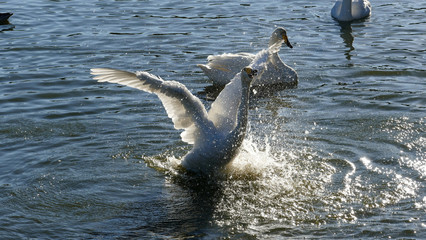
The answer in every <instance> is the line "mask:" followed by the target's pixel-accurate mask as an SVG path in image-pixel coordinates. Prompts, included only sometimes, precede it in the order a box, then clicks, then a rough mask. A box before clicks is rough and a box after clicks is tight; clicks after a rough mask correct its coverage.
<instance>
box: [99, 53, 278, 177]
mask: <svg viewBox="0 0 426 240" xmlns="http://www.w3.org/2000/svg"><path fill="white" fill-rule="evenodd" d="M268 51H269V50H268ZM268 51H267V50H265V51H263V52H260V53H259V54H258V55H257V56H256V58H255V59H254V61H253V62H252V63H251V64H250V65H249V66H247V67H244V68H242V70H240V73H238V74H237V75H236V76H235V77H234V79H233V81H232V83H230V84H228V85H227V86H226V87H225V88H224V91H225V90H226V91H225V93H224V94H220V95H219V96H218V98H217V99H216V101H215V102H213V103H212V106H211V108H210V111H209V112H207V111H206V108H205V107H204V105H203V104H202V103H201V101H200V99H198V98H197V97H195V96H194V95H193V94H192V93H191V92H190V91H189V90H188V89H187V88H186V87H185V86H184V85H183V84H181V83H179V82H176V81H165V80H163V79H161V78H160V77H158V76H155V75H152V74H150V73H148V72H143V71H138V72H136V73H132V72H127V71H122V70H116V69H109V68H93V69H91V74H92V75H95V76H94V77H93V79H95V80H97V81H98V82H110V83H118V84H121V85H125V86H128V87H132V88H137V89H140V90H143V91H146V92H149V93H154V94H156V95H157V96H158V97H159V98H160V100H161V102H162V103H163V106H164V108H165V109H166V112H167V114H168V116H169V117H170V118H171V119H172V121H173V123H174V127H175V128H176V129H183V130H184V131H183V132H182V133H181V137H182V140H183V141H184V142H187V143H189V144H192V145H193V148H192V149H191V151H190V152H189V153H187V154H186V155H185V156H184V157H183V160H182V166H183V167H184V168H185V169H187V170H188V171H190V172H195V173H204V174H211V173H213V172H215V171H217V170H221V169H223V168H224V167H225V166H226V165H227V164H228V163H230V162H231V161H232V160H233V159H234V158H235V156H236V155H237V154H238V150H239V148H240V146H241V143H242V141H243V139H244V136H245V132H246V126H247V114H248V102H249V93H250V84H251V82H252V80H253V79H254V78H257V77H260V76H261V75H262V73H263V71H264V70H265V69H266V66H265V62H267V61H268V58H269V56H270V53H269V52H268ZM228 86H229V87H228ZM223 104H228V105H223Z"/></svg>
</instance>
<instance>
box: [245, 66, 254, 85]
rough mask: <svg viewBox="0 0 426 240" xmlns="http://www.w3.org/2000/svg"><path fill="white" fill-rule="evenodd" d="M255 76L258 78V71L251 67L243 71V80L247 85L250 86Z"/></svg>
mask: <svg viewBox="0 0 426 240" xmlns="http://www.w3.org/2000/svg"><path fill="white" fill-rule="evenodd" d="M255 76H257V70H256V69H252V68H250V67H245V68H243V69H242V70H241V80H242V81H243V82H244V83H245V84H248V85H250V84H251V82H252V81H253V78H254V77H255Z"/></svg>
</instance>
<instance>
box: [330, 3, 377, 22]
mask: <svg viewBox="0 0 426 240" xmlns="http://www.w3.org/2000/svg"><path fill="white" fill-rule="evenodd" d="M370 14H371V4H370V2H369V1H368V0H337V1H336V3H335V4H334V6H333V8H332V9H331V16H332V17H333V18H335V19H337V20H338V21H353V20H357V19H362V18H366V17H368V16H370Z"/></svg>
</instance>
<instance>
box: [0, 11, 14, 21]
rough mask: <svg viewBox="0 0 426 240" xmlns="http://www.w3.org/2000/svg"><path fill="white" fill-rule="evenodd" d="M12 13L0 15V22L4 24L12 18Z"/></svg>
mask: <svg viewBox="0 0 426 240" xmlns="http://www.w3.org/2000/svg"><path fill="white" fill-rule="evenodd" d="M12 15H13V13H0V22H5V21H7V19H9V18H10V16H12Z"/></svg>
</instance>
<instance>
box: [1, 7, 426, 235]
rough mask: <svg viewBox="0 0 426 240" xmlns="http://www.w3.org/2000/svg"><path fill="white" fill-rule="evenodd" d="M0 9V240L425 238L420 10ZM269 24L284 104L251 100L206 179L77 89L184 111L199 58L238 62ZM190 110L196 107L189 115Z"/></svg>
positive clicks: (148, 128) (174, 138) (117, 101)
mask: <svg viewBox="0 0 426 240" xmlns="http://www.w3.org/2000/svg"><path fill="white" fill-rule="evenodd" d="M332 5H333V1H317V2H312V1H305V0H295V1H245V2H228V1H207V2H206V1H178V2H174V1H170V2H160V1H112V0H105V1H101V0H98V1H59V0H58V1H47V0H45V1H41V0H40V1H36V0H29V1H25V3H17V2H16V1H1V2H0V12H6V11H10V12H13V13H14V15H13V16H12V17H11V18H10V20H9V23H4V24H2V25H0V106H1V108H0V119H1V125H0V204H1V207H0V238H1V239H20V238H21V239H28V238H41V239H46V238H51V239H72V238H83V239H91V238H95V239H127V238H135V239H137V238H159V239H161V238H183V239H184V238H193V237H198V238H205V239H216V238H231V239H276V238H281V239H288V238H290V239H291V238H294V239H300V238H308V239H315V238H324V239H333V238H334V239H341V238H356V239H368V238H392V239H393V238H400V239H425V238H426V213H425V211H426V194H425V190H426V186H425V183H426V153H425V152H426V151H425V148H426V135H425V132H426V124H425V121H426V114H425V112H426V107H425V106H426V98H425V96H426V94H425V92H426V81H425V79H426V71H425V65H426V59H425V56H426V55H425V49H426V35H425V29H426V21H425V13H426V3H424V2H422V1H414V0H408V1H399V2H389V1H381V0H380V1H379V0H378V1H372V5H373V15H372V16H371V18H369V19H367V20H365V21H359V22H355V23H352V24H349V25H348V24H346V25H339V24H338V23H337V22H335V21H333V20H332V19H331V17H330V9H331V7H332ZM276 26H284V27H285V28H286V29H287V32H288V36H289V39H290V41H291V42H292V44H293V46H294V48H293V49H288V48H284V49H282V50H281V52H280V55H281V57H282V58H283V59H284V61H285V62H286V63H287V64H288V65H290V66H292V67H293V68H295V69H296V70H297V72H298V74H299V78H300V83H299V85H298V87H297V88H295V89H287V90H283V91H279V92H276V93H274V94H272V95H271V96H269V97H260V98H253V99H252V101H251V103H250V112H249V115H250V130H249V133H248V136H247V139H246V141H245V142H244V146H243V151H242V152H241V154H240V155H239V156H238V157H237V159H236V160H235V162H234V163H233V165H232V173H231V174H229V175H228V176H227V177H225V178H223V179H216V180H211V179H195V178H193V177H191V176H186V175H182V174H180V173H179V172H178V171H177V170H176V164H177V163H178V162H179V158H180V157H181V156H183V155H184V154H185V153H186V152H187V151H188V149H189V148H190V147H189V146H188V145H186V144H185V143H183V142H182V141H181V140H180V136H179V132H178V131H176V130H175V129H174V128H173V125H172V122H171V120H170V119H168V118H167V115H166V113H165V112H164V110H163V108H162V106H161V103H160V101H159V100H158V99H157V98H156V97H155V96H154V95H149V94H146V93H143V92H139V91H137V90H133V89H129V88H125V87H119V86H116V85H114V84H100V83H97V82H95V81H93V80H92V79H91V76H90V75H89V69H90V68H92V67H114V68H119V69H125V70H132V71H134V70H145V71H150V72H152V73H154V74H157V75H160V76H162V77H163V78H164V79H168V80H178V81H180V82H182V83H184V84H185V85H186V86H188V88H189V89H190V90H191V91H192V92H193V93H195V94H196V95H197V96H199V97H204V95H203V94H202V93H201V92H202V91H203V90H204V88H205V87H207V86H209V85H210V83H209V81H208V79H207V77H205V76H204V75H203V74H202V72H201V71H200V70H199V69H198V68H197V67H196V64H198V63H204V62H205V61H206V57H207V56H208V55H209V54H220V53H224V52H239V51H248V52H256V51H258V50H260V49H262V48H263V47H265V45H266V44H267V42H268V38H269V35H270V33H271V32H272V31H273V29H274V28H275V27H276ZM204 103H205V104H206V105H207V106H208V105H209V104H211V102H209V101H204Z"/></svg>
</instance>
